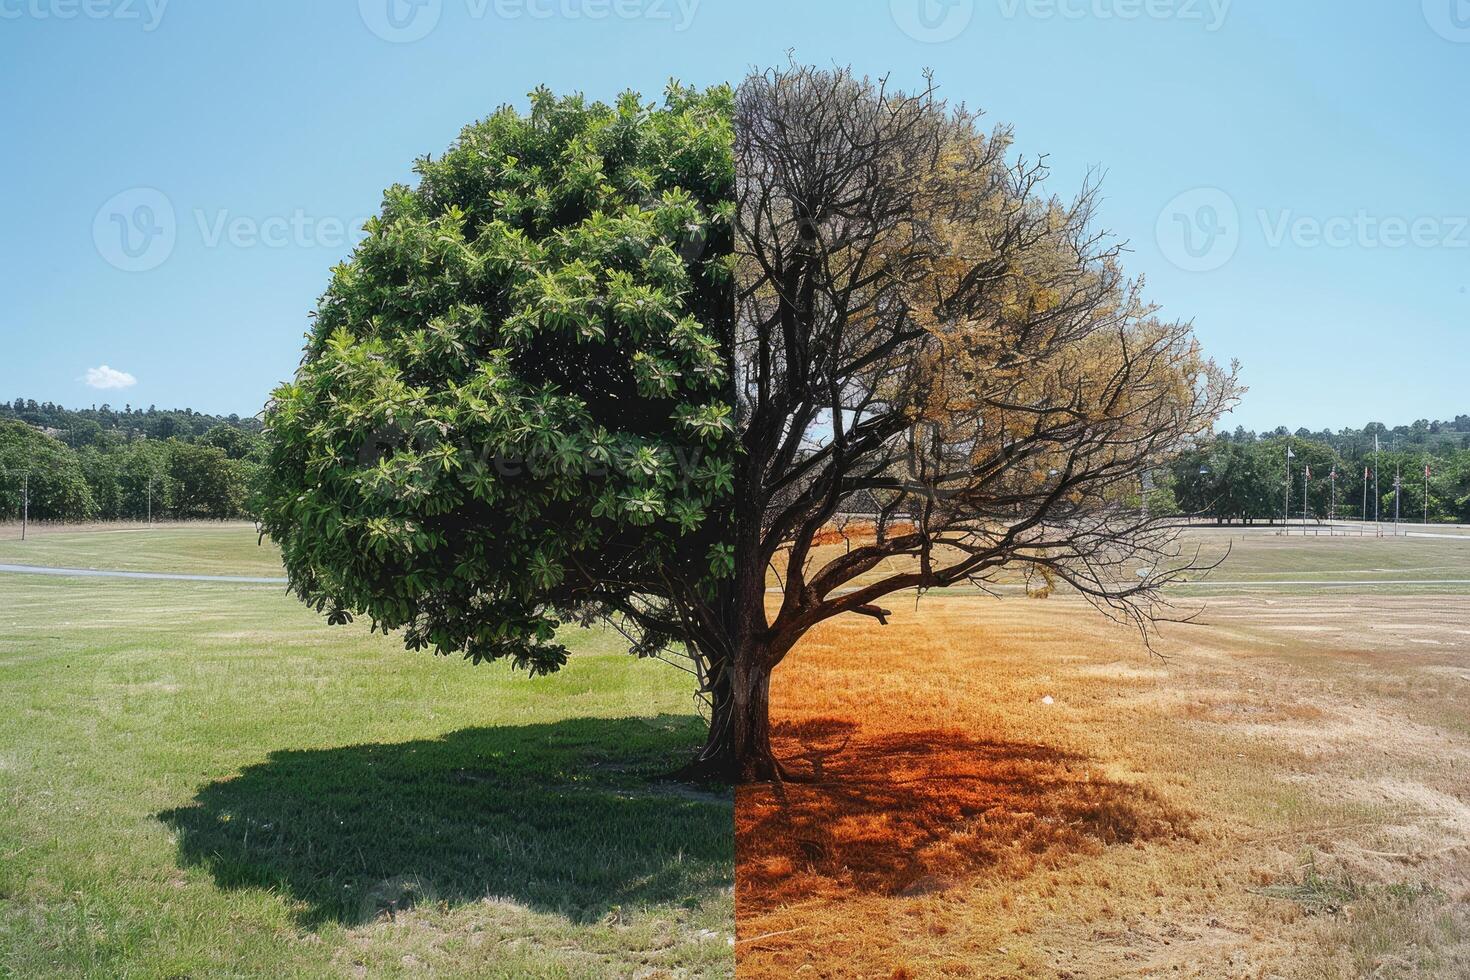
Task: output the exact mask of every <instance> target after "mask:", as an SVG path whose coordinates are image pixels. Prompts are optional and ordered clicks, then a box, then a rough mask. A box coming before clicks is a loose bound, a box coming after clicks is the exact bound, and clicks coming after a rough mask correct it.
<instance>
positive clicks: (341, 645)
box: [0, 527, 734, 978]
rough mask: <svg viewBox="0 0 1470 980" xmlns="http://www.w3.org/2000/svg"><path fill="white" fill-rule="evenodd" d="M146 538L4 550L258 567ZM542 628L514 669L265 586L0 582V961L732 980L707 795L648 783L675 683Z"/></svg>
mask: <svg viewBox="0 0 1470 980" xmlns="http://www.w3.org/2000/svg"><path fill="white" fill-rule="evenodd" d="M231 534H233V535H234V537H231V536H230V535H231ZM193 535H199V537H193ZM242 539H243V543H242ZM147 540H148V543H147V546H146V547H143V546H141V545H140V542H142V541H143V534H140V533H135V532H125V533H120V534H111V535H97V536H95V537H92V538H87V539H85V540H84V541H81V542H80V543H79V544H78V546H77V547H76V548H68V547H64V546H63V545H65V544H66V542H65V541H63V540H62V538H61V536H60V535H57V536H56V537H55V538H50V537H45V536H43V537H39V538H38V539H36V541H35V542H28V543H27V547H29V545H30V544H32V543H34V544H36V545H46V546H47V547H48V550H47V551H46V558H45V561H44V562H42V561H39V560H37V561H35V563H46V564H57V565H77V564H89V565H95V566H97V567H113V568H117V567H142V566H139V565H137V564H134V565H131V566H130V565H128V564H127V563H138V562H143V561H146V562H148V563H150V565H152V567H156V568H169V569H178V570H189V571H218V572H222V573H223V572H242V571H243V572H246V573H251V572H254V571H257V568H255V567H252V566H249V565H247V564H244V563H242V562H241V561H240V558H241V557H242V556H248V555H250V554H252V552H251V551H250V550H249V549H253V548H254V547H255V545H254V536H253V533H251V531H250V529H249V528H248V527H247V528H243V529H242V528H236V529H234V531H233V532H229V531H227V530H226V529H220V528H213V529H188V530H180V531H172V532H167V533H165V532H155V533H154V534H152V535H149V536H148V539H147ZM169 541H176V542H179V543H180V546H179V548H178V550H177V553H175V554H170V553H169V551H168V546H167V542H169ZM219 542H227V543H226V544H222V545H220V544H219ZM217 545H218V547H216V546H217ZM39 550H40V548H37V551H39ZM14 558H15V554H14V551H13V549H12V548H10V547H7V549H6V551H5V555H4V557H3V558H0V561H8V560H12V559H14ZM257 560H258V559H257ZM153 563H157V564H153ZM569 639H570V642H571V643H572V645H573V657H572V660H571V663H570V664H569V665H568V667H567V668H566V670H564V671H563V672H562V673H560V674H558V675H556V676H553V677H550V678H540V679H535V680H532V679H529V678H527V677H525V676H523V675H517V674H512V673H511V672H509V671H508V670H507V669H505V668H502V667H499V666H482V667H473V666H471V665H469V664H467V663H464V662H461V661H449V660H444V659H439V658H434V657H432V656H430V655H428V654H421V653H407V652H404V651H403V650H402V648H401V647H400V646H399V645H398V643H397V641H396V640H395V639H392V638H384V637H382V636H373V635H369V634H368V632H367V630H366V628H365V627H362V626H350V627H328V626H326V625H325V624H324V622H323V621H322V620H321V619H320V618H318V617H317V616H316V615H315V614H313V613H311V612H310V611H308V610H307V609H305V608H304V607H302V606H300V605H299V604H297V603H296V602H294V601H293V600H291V599H289V598H287V597H285V596H284V595H282V594H281V590H280V589H279V588H276V587H272V586H248V585H225V584H216V583H182V582H158V581H147V582H134V581H122V580H81V579H76V580H72V579H61V578H40V577H30V576H18V575H5V574H0V976H9V975H14V976H18V977H31V976H95V977H117V976H138V977H154V976H157V977H183V976H219V975H251V976H261V975H278V976H372V977H377V976H391V975H395V974H404V975H408V974H413V973H418V972H421V971H423V970H438V971H440V972H441V973H443V974H447V975H455V976H460V975H464V976H492V977H542V976H546V977H589V978H590V977H605V976H640V977H642V976H671V977H672V976H711V977H719V976H729V975H731V973H732V971H733V952H732V950H731V947H730V942H731V940H732V937H733V931H734V924H733V897H732V874H733V872H732V863H733V854H732V850H733V844H732V840H731V833H730V823H731V804H730V801H729V799H728V797H723V798H722V797H720V796H714V795H704V794H699V793H694V792H691V791H688V790H686V789H683V788H681V787H677V786H671V785H669V784H665V783H662V782H660V781H659V780H658V778H657V777H658V776H659V775H660V774H662V773H664V772H666V771H668V770H669V769H670V768H672V767H673V766H674V765H676V764H677V763H678V762H679V761H680V760H681V759H682V758H683V757H684V754H685V753H687V752H688V751H689V750H691V749H692V748H693V747H695V746H696V745H697V744H698V743H699V741H700V739H701V736H702V723H701V721H700V720H699V718H698V717H697V716H696V714H695V711H694V703H693V700H692V698H691V694H690V688H689V685H688V683H687V678H686V677H685V675H683V674H681V673H679V672H678V671H676V670H674V669H673V668H671V667H668V666H666V665H663V664H660V663H658V662H639V661H636V660H634V659H632V658H629V657H627V656H626V655H624V654H622V653H621V652H619V647H618V644H617V643H616V642H615V640H614V639H613V638H612V637H610V636H607V635H605V634H602V633H598V632H590V631H572V632H571V633H570V634H569Z"/></svg>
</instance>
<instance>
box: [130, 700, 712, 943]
mask: <svg viewBox="0 0 1470 980" xmlns="http://www.w3.org/2000/svg"><path fill="white" fill-rule="evenodd" d="M703 736H704V726H703V722H701V721H700V719H698V718H694V717H676V716H670V715H660V716H659V717H657V718H652V719H629V718H625V719H599V718H579V719H571V720H566V721H560V722H556V723H554V724H543V725H523V726H517V727H502V728H470V729H464V730H462V731H457V732H453V733H451V734H448V735H445V736H443V737H442V738H438V739H432V740H423V741H415V742H403V743H400V744H391V745H353V746H346V747H343V748H335V749H310V750H287V751H280V752H273V753H271V755H270V757H269V758H268V759H267V760H266V761H265V762H262V763H259V764H258V765H253V766H250V767H248V768H246V769H245V770H244V771H242V772H241V773H240V774H239V775H238V776H235V777H233V778H229V779H223V780H219V781H217V782H213V783H210V784H209V785H208V786H205V787H204V788H203V789H202V790H200V791H199V793H198V794H197V795H196V796H195V798H194V800H193V802H192V803H191V804H190V805H188V806H184V807H180V808H178V809H174V810H170V811H168V812H166V813H161V814H159V815H158V818H159V819H160V820H162V821H163V822H164V823H165V824H167V825H168V826H170V827H172V828H173V829H174V830H175V832H176V833H177V835H178V847H179V856H180V861H181V863H183V864H185V865H193V866H202V867H205V868H207V869H208V870H209V872H210V873H211V874H212V875H213V876H214V878H215V881H216V882H217V883H218V884H219V885H220V886H221V887H223V888H268V889H273V890H277V891H279V892H281V893H282V894H284V895H286V896H289V897H290V898H292V899H295V900H297V901H299V902H300V903H302V908H301V910H300V911H299V913H298V917H299V919H300V921H301V923H302V924H303V925H308V926H310V925H318V924H321V923H322V922H326V921H338V922H343V923H347V924H354V923H360V922H365V921H369V920H372V919H374V918H376V917H378V916H381V915H383V914H385V913H387V914H393V913H394V912H396V911H398V910H401V909H404V908H406V907H409V906H412V905H414V904H417V903H421V902H426V901H427V902H448V903H451V904H454V903H463V902H468V901H474V900H477V899H481V898H486V897H500V898H507V899H511V900H514V901H516V902H519V903H521V904H523V905H526V906H528V907H531V908H534V909H537V910H540V911H548V912H555V913H558V914H561V915H563V916H566V917H567V918H569V919H571V920H572V921H576V922H587V921H594V920H596V919H599V918H601V917H603V916H605V915H606V914H607V913H608V912H610V911H611V910H613V909H615V908H618V907H639V906H649V905H660V904H688V905H691V906H692V905H696V904H698V903H699V901H700V900H701V899H702V898H703V897H705V896H707V895H708V894H710V893H711V892H713V891H716V890H718V889H722V888H728V887H729V886H730V883H731V877H732V873H733V862H734V854H733V847H732V841H731V837H730V819H731V817H730V801H729V799H728V797H721V796H719V795H715V794H705V793H697V792H694V791H691V790H687V789H685V788H682V787H678V786H673V785H669V784H664V783H660V782H658V781H657V777H658V776H659V775H660V774H662V773H664V772H667V771H668V769H669V768H670V766H671V761H672V760H675V759H677V758H678V757H679V756H680V755H681V754H687V752H688V751H690V750H692V749H694V748H696V747H697V746H698V745H699V744H700V743H701V741H702V740H703Z"/></svg>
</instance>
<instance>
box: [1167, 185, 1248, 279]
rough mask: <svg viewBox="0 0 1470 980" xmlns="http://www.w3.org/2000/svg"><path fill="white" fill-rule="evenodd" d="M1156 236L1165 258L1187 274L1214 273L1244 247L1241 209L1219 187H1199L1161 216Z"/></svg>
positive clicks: (1180, 196) (1177, 201) (1168, 206)
mask: <svg viewBox="0 0 1470 980" xmlns="http://www.w3.org/2000/svg"><path fill="white" fill-rule="evenodd" d="M1154 235H1155V238H1156V239H1157V241H1158V244H1159V251H1160V252H1162V253H1163V255H1164V258H1166V259H1168V260H1169V261H1170V262H1172V263H1174V265H1176V266H1178V267H1179V268H1181V269H1183V270H1184V271H1186V272H1212V271H1214V270H1215V269H1219V268H1220V267H1222V266H1224V265H1225V264H1226V263H1227V262H1229V261H1230V260H1231V259H1233V258H1234V257H1235V252H1236V250H1237V249H1239V248H1240V209H1239V208H1237V207H1236V206H1235V201H1234V199H1233V198H1231V196H1230V195H1229V194H1226V193H1225V192H1224V191H1222V190H1220V189H1219V188H1218V187H1198V188H1195V189H1194V190H1190V191H1185V192H1184V193H1183V194H1180V195H1179V196H1178V197H1176V198H1174V199H1173V200H1172V201H1170V202H1169V203H1168V204H1167V205H1165V206H1164V210H1163V211H1161V212H1160V213H1159V220H1158V224H1157V225H1156V226H1155V228H1154Z"/></svg>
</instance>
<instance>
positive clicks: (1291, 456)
mask: <svg viewBox="0 0 1470 980" xmlns="http://www.w3.org/2000/svg"><path fill="white" fill-rule="evenodd" d="M1286 458H1287V459H1296V453H1294V452H1292V451H1291V447H1290V446H1287V447H1286Z"/></svg>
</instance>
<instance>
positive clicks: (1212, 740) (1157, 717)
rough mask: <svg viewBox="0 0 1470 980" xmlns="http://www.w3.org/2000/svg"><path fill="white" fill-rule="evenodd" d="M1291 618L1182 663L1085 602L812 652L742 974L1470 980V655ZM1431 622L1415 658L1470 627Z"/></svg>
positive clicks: (1211, 630)
mask: <svg viewBox="0 0 1470 980" xmlns="http://www.w3.org/2000/svg"><path fill="white" fill-rule="evenodd" d="M1383 601H1384V600H1382V599H1364V600H1361V601H1359V602H1358V603H1357V605H1358V607H1359V610H1360V611H1361V605H1362V603H1363V602H1367V603H1370V604H1371V603H1372V602H1383ZM1232 602H1233V603H1237V605H1232V604H1231V603H1232ZM1271 602H1272V604H1273V605H1275V606H1276V607H1277V608H1276V610H1275V613H1276V618H1269V617H1263V616H1262V615H1261V612H1260V610H1259V608H1258V607H1259V605H1260V604H1261V601H1260V600H1240V599H1236V600H1228V601H1226V602H1225V603H1223V604H1222V605H1221V612H1220V613H1219V614H1217V615H1215V616H1214V617H1213V619H1210V621H1211V623H1212V625H1210V626H1207V627H1189V628H1184V627H1180V628H1177V629H1176V630H1175V631H1173V632H1172V633H1171V634H1169V637H1168V638H1167V639H1166V642H1165V644H1164V646H1163V649H1164V650H1165V652H1167V653H1168V654H1169V656H1170V659H1168V660H1167V661H1165V660H1160V659H1159V658H1155V657H1151V656H1150V655H1149V654H1148V652H1147V651H1146V650H1145V649H1144V648H1143V647H1142V645H1141V643H1140V642H1139V641H1138V640H1137V638H1136V637H1135V636H1133V635H1131V634H1129V633H1127V632H1125V631H1122V630H1120V629H1118V628H1116V627H1114V626H1112V625H1111V624H1108V623H1106V622H1105V621H1103V620H1102V619H1101V617H1099V616H1098V615H1097V614H1095V613H1094V612H1093V611H1091V610H1090V609H1089V608H1088V607H1087V606H1085V605H1084V604H1082V603H1080V602H1078V601H1075V600H1070V599H1051V600H1048V601H1045V602H1039V601H1027V600H1022V599H1016V600H1008V601H1005V602H996V601H994V600H989V599H984V598H945V599H930V600H925V601H924V603H923V604H922V605H921V606H920V607H919V610H918V612H915V611H914V609H913V606H912V605H909V606H908V608H906V609H898V610H896V612H897V613H898V615H897V616H896V618H895V619H894V621H893V624H892V625H891V626H889V627H888V628H886V629H883V628H879V627H877V626H875V625H874V624H872V622H871V621H870V620H866V619H860V618H857V617H853V618H850V619H844V620H839V621H834V622H831V623H828V624H826V625H825V626H824V627H823V628H821V629H819V630H818V631H816V632H814V633H813V634H812V635H811V636H809V637H808V638H807V640H806V641H804V642H803V644H802V645H801V646H800V647H799V648H798V649H797V650H796V651H795V652H794V653H793V655H792V657H791V658H789V660H788V662H787V663H786V664H784V665H783V666H782V667H781V668H780V669H778V671H777V673H776V676H775V679H774V684H773V694H772V696H773V717H774V718H775V719H776V722H777V729H776V743H777V750H778V753H779V754H780V755H781V756H782V757H783V758H784V759H785V760H786V761H787V764H788V766H789V767H790V768H791V769H792V770H793V772H794V773H795V774H797V776H798V779H797V780H796V781H793V782H788V783H786V784H784V785H782V786H779V787H753V788H748V789H743V790H741V791H740V792H739V794H738V796H737V805H736V852H737V872H736V908H737V922H738V940H737V946H736V953H737V962H738V970H739V973H740V975H741V976H746V977H783V978H784V977H791V976H801V977H814V978H817V977H885V978H887V977H913V978H919V977H942V976H969V977H1071V978H1084V977H1085V978H1093V977H1121V976H1165V975H1167V976H1195V977H1269V976H1310V977H1317V978H1323V980H1326V978H1335V977H1350V976H1366V975H1370V974H1372V972H1373V971H1374V970H1378V971H1379V973H1378V974H1376V975H1382V976H1416V975H1417V976H1446V977H1459V976H1470V915H1467V914H1466V906H1465V902H1466V901H1467V900H1470V877H1467V872H1466V870H1465V867H1466V865H1467V864H1470V846H1467V843H1470V728H1467V726H1466V725H1465V723H1464V718H1466V717H1470V683H1464V685H1463V689H1461V688H1459V687H1457V686H1456V684H1450V683H1447V682H1446V681H1445V680H1444V677H1443V672H1444V671H1445V670H1446V668H1447V667H1448V668H1450V669H1457V670H1462V671H1463V673H1464V674H1465V675H1467V677H1470V658H1466V657H1465V656H1464V654H1463V647H1464V644H1463V642H1461V643H1460V646H1459V647H1458V648H1455V649H1453V650H1451V649H1441V650H1436V649H1435V648H1433V647H1431V646H1428V645H1427V644H1426V645H1422V646H1418V647H1417V649H1416V651H1415V653H1414V655H1413V656H1412V657H1407V658H1405V657H1400V658H1398V659H1397V660H1396V662H1395V663H1393V664H1392V665H1388V664H1384V663H1382V662H1381V659H1378V660H1375V659H1374V658H1375V657H1378V653H1377V650H1378V647H1373V648H1372V649H1369V648H1366V647H1365V648H1364V649H1363V650H1361V651H1358V652H1353V651H1351V650H1344V648H1343V645H1342V644H1341V643H1340V642H1339V643H1331V644H1327V643H1321V642H1319V637H1318V635H1317V634H1315V633H1312V632H1290V631H1285V630H1281V631H1277V632H1275V633H1272V628H1273V627H1281V626H1285V625H1290V624H1291V623H1294V622H1297V621H1299V620H1301V619H1302V618H1303V617H1306V621H1307V622H1309V623H1310V622H1312V621H1313V620H1311V618H1310V616H1308V615H1307V613H1306V612H1305V609H1306V608H1307V607H1305V606H1303V607H1302V608H1299V609H1297V610H1296V611H1295V613H1293V612H1292V610H1291V609H1290V608H1288V607H1289V606H1290V602H1289V601H1288V602H1286V603H1283V602H1281V601H1279V600H1272V601H1271ZM1296 602H1297V603H1298V604H1299V605H1300V604H1301V600H1296ZM1253 603H1254V604H1253ZM1384 614H1385V615H1387V614H1388V611H1387V609H1385V610H1384ZM1432 614H1433V608H1432V607H1431V606H1430V605H1427V604H1426V605H1424V606H1421V607H1419V608H1418V609H1417V610H1413V611H1411V612H1410V613H1409V614H1408V615H1410V616H1411V617H1418V618H1419V619H1423V618H1424V617H1429V618H1430V619H1431V620H1432V621H1431V622H1428V623H1427V624H1426V623H1425V622H1420V621H1418V620H1415V621H1414V622H1406V623H1403V624H1402V625H1403V626H1404V628H1405V633H1404V637H1403V638H1404V639H1407V638H1408V637H1410V636H1411V635H1412V637H1413V638H1415V639H1419V640H1433V639H1434V638H1435V637H1452V636H1455V635H1457V634H1456V632H1455V628H1456V626H1457V625H1458V626H1461V627H1464V629H1465V630H1470V621H1465V617H1464V616H1463V614H1461V616H1460V618H1458V619H1457V618H1456V613H1455V608H1454V607H1453V606H1451V607H1444V604H1443V603H1440V610H1439V613H1438V614H1437V616H1435V615H1432ZM1293 616H1295V618H1293ZM1209 618H1210V617H1207V619H1209ZM1462 632H1463V631H1462ZM1465 635H1470V632H1467V633H1465ZM1282 637H1285V638H1284V639H1283V638H1282ZM1373 642H1374V643H1377V644H1378V645H1379V646H1383V645H1384V644H1385V642H1387V643H1388V645H1390V646H1392V643H1393V642H1394V641H1393V640H1392V637H1390V638H1389V639H1388V640H1387V641H1385V637H1384V636H1383V634H1382V632H1381V631H1378V632H1376V633H1375V635H1374V637H1373ZM1403 645H1404V644H1402V643H1400V644H1399V646H1400V648H1402V646H1403ZM1425 650H1428V651H1430V652H1429V653H1424V652H1423V651H1425ZM1457 651H1459V652H1457ZM1355 656H1357V657H1360V658H1362V664H1361V665H1360V670H1361V673H1359V672H1355V671H1354V670H1351V669H1343V666H1342V665H1343V664H1347V665H1349V667H1351V666H1352V665H1353V664H1354V659H1353V658H1354V657H1355ZM1370 663H1371V664H1373V665H1375V666H1373V667H1372V670H1371V671H1370V670H1368V669H1367V668H1368V667H1369V666H1370ZM1454 665H1458V666H1454ZM1378 670H1382V671H1384V672H1390V671H1391V672H1393V673H1394V674H1395V675H1396V676H1398V677H1400V678H1406V680H1405V681H1404V683H1403V684H1402V685H1392V684H1386V683H1385V682H1384V681H1383V679H1382V678H1375V676H1374V673H1373V671H1378ZM1416 678H1418V679H1416ZM1426 683H1434V684H1438V685H1439V686H1438V687H1435V688H1434V690H1436V691H1441V692H1442V696H1441V697H1438V698H1437V699H1431V700H1434V703H1433V704H1426V703H1425V702H1426V696H1425V691H1426V688H1425V687H1424V684H1426ZM1457 683H1458V682H1457ZM1048 696H1050V697H1051V698H1052V699H1053V702H1052V703H1050V704H1048V703H1044V702H1043V699H1044V698H1046V697H1048ZM1354 706H1356V707H1354ZM1457 711H1466V712H1467V713H1463V714H1460V716H1459V717H1460V721H1459V723H1458V725H1457V724H1456V723H1455V722H1454V720H1453V718H1454V714H1455V712H1457ZM1384 730H1389V731H1398V732H1399V733H1400V737H1399V740H1398V742H1397V743H1394V742H1387V741H1384V740H1383V738H1382V734H1383V731H1384ZM1375 791H1376V792H1377V793H1378V798H1377V799H1375V798H1374V792H1375ZM1384 793H1388V794H1389V797H1390V801H1389V803H1388V804H1387V805H1385V803H1384V800H1383V794H1384ZM1393 800H1398V801H1400V803H1399V804H1395V803H1394V802H1393ZM1456 801H1459V803H1460V804H1461V805H1460V806H1459V808H1458V809H1457V808H1456V807H1457V802H1456ZM1404 807H1409V809H1408V810H1405V809H1404ZM1462 820H1463V821H1464V823H1460V821H1462ZM1384 855H1388V856H1387V857H1385V856H1384ZM1397 855H1405V857H1403V858H1400V857H1397ZM1308 856H1310V857H1311V858H1312V861H1311V863H1310V864H1307V863H1306V858H1307V857H1308ZM1304 865H1305V866H1306V870H1304ZM1421 886H1422V887H1421ZM1416 889H1417V890H1416ZM1416 971H1417V972H1416ZM1456 971H1459V972H1456Z"/></svg>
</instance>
